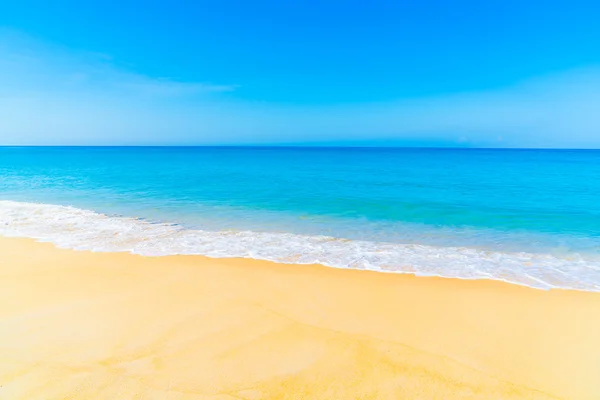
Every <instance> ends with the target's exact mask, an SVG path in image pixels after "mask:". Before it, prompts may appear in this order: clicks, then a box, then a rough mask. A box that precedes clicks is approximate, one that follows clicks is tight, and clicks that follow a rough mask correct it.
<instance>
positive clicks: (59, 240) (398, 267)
mask: <svg viewBox="0 0 600 400" xmlns="http://www.w3.org/2000/svg"><path fill="white" fill-rule="evenodd" d="M0 235H4V236H12V237H30V238H35V239H39V240H43V241H49V242H52V243H54V244H56V245H57V246H59V247H64V248H71V249H76V250H92V251H111V252H117V251H126V252H131V253H135V254H140V255H145V256H163V255H175V254H199V255H205V256H209V257H217V258H218V257H245V258H255V259H261V260H270V261H277V262H283V263H295V264H323V265H326V266H330V267H336V268H353V269H368V270H376V271H381V272H394V273H414V274H416V275H425V276H443V277H453V278H462V279H496V280H502V281H507V282H511V283H516V284H521V285H527V286H531V287H535V288H540V289H549V288H565V289H579V290H588V291H600V261H598V260H597V259H589V258H586V257H584V256H582V255H579V254H576V253H574V254H568V255H561V256H556V255H550V254H537V253H525V252H519V253H516V252H514V253H509V252H498V251H487V250H483V249H477V248H469V247H436V246H425V245H415V244H397V243H384V242H371V241H360V240H347V239H337V238H333V237H328V236H309V235H297V234H291V233H267V232H252V231H217V232H214V231H205V230H191V229H184V228H182V227H180V226H178V225H172V224H165V223H152V222H149V221H145V220H141V219H136V218H127V217H112V216H107V215H104V214H100V213H96V212H94V211H89V210H82V209H79V208H74V207H69V206H59V205H49V204H35V203H22V202H14V201H0Z"/></svg>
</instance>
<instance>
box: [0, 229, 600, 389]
mask: <svg viewBox="0 0 600 400" xmlns="http://www.w3.org/2000/svg"><path fill="white" fill-rule="evenodd" d="M271 398H273V399H444V400H448V399H556V398H565V399H594V400H598V399H600V294H595V293H584V292H575V291H558V290H556V291H541V290H534V289H528V288H525V287H520V286H515V285H509V284H504V283H500V282H492V281H461V280H454V279H437V278H419V277H412V276H407V275H393V274H382V273H374V272H363V271H351V270H336V269H331V268H325V267H321V266H306V265H303V266H297V265H280V264H274V263H268V262H260V261H252V260H235V259H229V260H214V259H208V258H203V257H196V256H189V257H184V256H177V257H156V258H145V257H140V256H134V255H129V254H109V253H89V252H74V251H70V250H60V249H56V248H54V247H53V246H52V245H50V244H44V243H36V242H33V241H30V240H24V239H6V238H0V399H3V400H4V399H10V400H12V399H27V400H34V399H43V400H48V399H118V400H126V399H161V400H162V399H169V400H174V399H271Z"/></svg>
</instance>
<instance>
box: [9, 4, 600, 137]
mask: <svg viewBox="0 0 600 400" xmlns="http://www.w3.org/2000/svg"><path fill="white" fill-rule="evenodd" d="M83 3H86V4H83ZM94 3H96V4H92V2H75V1H71V2H68V1H56V2H52V3H51V4H50V2H47V1H27V0H23V1H19V2H3V3H2V4H0V143H3V144H117V145H122V144H142V145H143V144H178V145H186V144H199V145H202V144H209V145H219V144H226V145H227V144H234V145H235V144H325V145H399V146H413V145H414V146H472V147H585V148H589V147H591V148H598V147H600V106H599V105H600V51H598V49H600V29H598V27H597V20H598V18H597V16H598V15H600V3H597V2H593V1H586V2H581V1H568V2H567V1H536V0H531V1H527V2H523V1H513V0H508V1H503V2H484V1H474V0H471V1H452V2H451V1H420V2H416V1H415V2H400V1H371V2H366V1H362V2H358V1H353V2H347V1H344V2H342V1H312V0H311V1H288V2H282V1H252V2H250V1H230V0H220V1H176V2H175V1H174V2H142V1H120V2H116V1H105V2H94ZM495 3H497V4H495Z"/></svg>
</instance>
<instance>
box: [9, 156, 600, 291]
mask: <svg viewBox="0 0 600 400" xmlns="http://www.w3.org/2000/svg"><path fill="white" fill-rule="evenodd" d="M0 234H1V235H7V236H19V237H34V238H37V239H40V240H44V241H51V242H54V243H56V244H57V245H58V246H62V247H69V248H74V249H88V250H95V251H129V252H133V253H138V254H143V255H170V254H202V255H208V256H211V257H251V258H257V259H266V260H273V261H279V262H293V263H321V264H324V265H328V266H331V267H337V268H355V269H371V270H378V271H384V272H397V273H406V272H410V273H415V274H418V275H437V276H448V277H457V278H465V279H479V278H488V279H498V280H504V281H509V282H513V283H518V284H522V285H528V286H532V287H537V288H545V289H547V288H553V287H560V288H572V289H581V290H592V291H600V151H585V150H483V149H384V148H210V147H204V148H202V147H187V148H180V147H147V148H143V147H112V148H111V147H108V148H102V147H73V148H68V147H63V148H61V147H54V148H51V147H46V148H44V147H29V148H26V147H0Z"/></svg>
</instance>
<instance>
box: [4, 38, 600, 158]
mask: <svg viewBox="0 0 600 400" xmlns="http://www.w3.org/2000/svg"><path fill="white" fill-rule="evenodd" d="M235 89H236V86H235V85H228V84H223V85H222V84H210V83H204V82H179V81H177V80H173V79H168V78H152V77H148V76H145V75H142V74H137V73H134V72H131V71H130V70H128V69H127V68H123V67H119V66H117V65H116V64H115V62H114V60H112V59H111V58H110V57H109V56H107V55H103V54H97V53H74V52H72V51H69V50H65V49H61V48H57V47H55V46H54V47H53V46H48V45H41V44H39V43H36V42H35V41H31V40H30V39H27V38H23V37H22V36H18V35H15V34H14V33H10V32H9V33H6V32H0V143H2V144H262V143H269V144H276V143H280V144H286V143H295V144H297V143H311V144H318V143H328V144H332V143H335V144H343V143H351V144H397V145H413V144H414V145H420V146H423V145H434V146H439V145H443V146H447V145H450V146H482V147H571V148H574V147H584V148H585V147H594V148H600V69H597V68H596V69H595V68H586V69H580V70H575V71H567V72H564V73H560V74H555V75H552V76H546V77H538V78H535V79H531V80H527V81H524V82H522V83H517V84H515V85H514V86H512V87H508V88H502V89H497V90H490V91H486V92H477V93H460V94H454V95H446V96H440V97H430V98H421V99H404V100H400V101H397V102H390V103H371V104H362V105H337V106H327V107H326V106H319V107H316V106H314V107H311V106H282V105H278V104H269V103H262V102H261V103H258V102H249V101H242V100H236V99H235V98H234V95H235V92H234V93H232V94H227V95H225V92H231V91H233V90H235Z"/></svg>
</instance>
